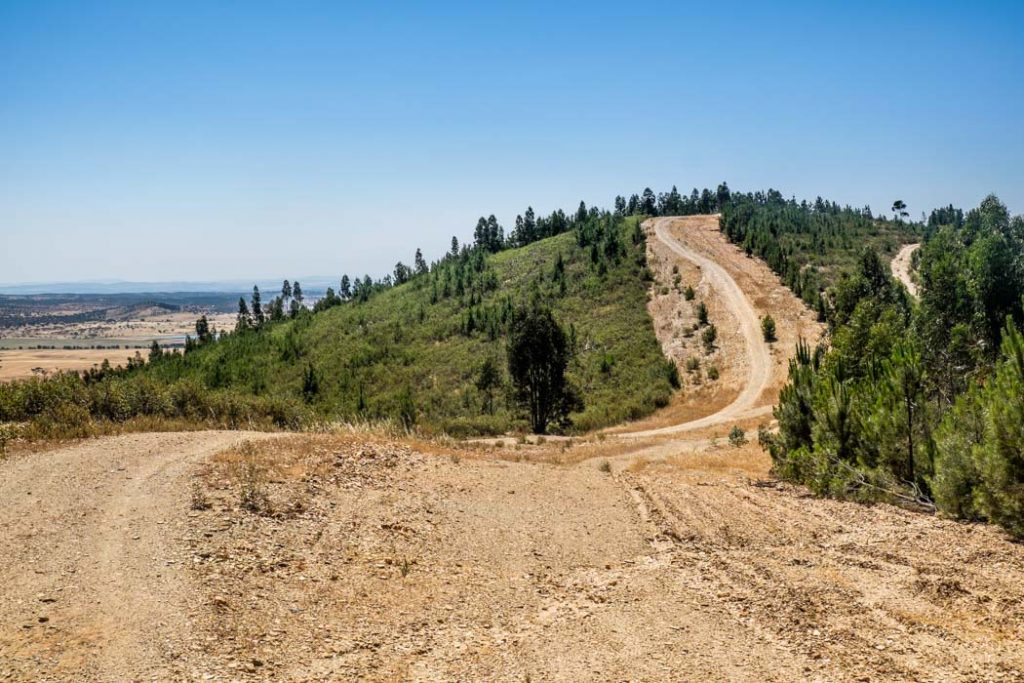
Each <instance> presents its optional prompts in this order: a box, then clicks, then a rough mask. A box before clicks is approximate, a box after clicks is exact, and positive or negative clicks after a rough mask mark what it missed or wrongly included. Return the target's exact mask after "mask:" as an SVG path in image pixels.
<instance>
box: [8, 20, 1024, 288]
mask: <svg viewBox="0 0 1024 683" xmlns="http://www.w3.org/2000/svg"><path fill="white" fill-rule="evenodd" d="M556 5H557V6H556ZM377 6H380V7H377ZM1022 35H1024V2H1020V0H1015V1H1005V2H996V1H988V2H986V1H984V0H981V1H977V0H976V1H973V2H971V1H964V2H942V1H941V0H932V1H928V2H925V1H921V2H914V1H904V2H872V1H861V2H856V3H853V2H850V3H846V2H822V1H821V0H817V1H815V2H790V3H785V2H743V1H742V0H736V1H734V2H729V3H715V2H707V1H704V2H701V3H692V4H691V3H686V2H665V3H645V2H602V1H600V0H595V1H592V2H586V3H582V2H581V3H578V4H568V3H549V2H538V3H531V2H515V3H508V4H506V5H499V4H496V3H480V2H466V3H441V2H418V3H408V4H406V3H397V2H388V3H369V2H360V3H345V2H339V1H332V2H303V1H301V0H291V1H282V2H258V1H255V0H249V1H239V2H227V1H223V2H209V1H204V2H187V1H182V0H178V1H175V2H138V1H132V2H123V3H122V2H95V3H92V2H85V1H82V0H79V1H76V2H49V1H46V0H27V1H24V2H22V1H20V0H2V2H0V282H26V281H54V280H80V279H130V280H149V281H152V280H198V279H202V280H206V279H213V278H217V279H220V278H253V279H256V278H278V277H281V278H283V277H300V276H302V275H337V276H340V274H341V273H343V272H348V273H352V274H354V273H364V272H369V273H371V274H374V275H381V274H383V273H384V272H386V271H387V270H389V269H390V268H391V266H392V265H393V264H394V262H395V261H396V260H398V259H399V258H401V259H402V260H404V261H406V262H409V261H411V259H412V254H413V251H414V250H415V248H416V247H417V246H422V247H423V248H424V252H425V253H426V255H427V256H428V258H431V257H436V256H438V255H439V254H440V253H441V252H443V251H444V249H445V248H446V246H447V244H448V241H449V240H450V237H451V235H452V234H457V235H459V236H460V237H462V236H468V235H470V234H471V232H472V228H473V226H474V224H475V222H476V218H477V216H479V215H481V214H489V213H495V214H496V215H497V216H498V218H499V220H501V222H502V223H504V224H505V225H506V226H508V225H509V224H511V223H512V221H513V219H514V217H515V214H516V213H519V212H521V211H522V210H523V209H525V207H526V205H527V204H532V205H533V206H534V208H535V209H537V210H538V211H539V212H548V211H550V210H552V209H554V208H558V207H565V208H572V207H574V206H575V205H576V204H577V203H578V202H579V200H580V199H584V200H586V201H587V203H588V204H592V203H597V204H599V205H602V206H610V205H611V201H612V199H613V197H614V196H615V195H616V194H619V193H621V194H627V193H631V192H638V191H640V190H642V189H643V187H644V186H650V187H652V188H654V189H655V191H661V190H666V189H668V188H669V187H670V186H671V185H673V184H676V185H678V186H679V187H680V189H683V190H688V189H689V188H692V187H693V186H698V187H704V186H714V185H717V184H718V183H719V182H721V181H722V180H726V181H728V182H729V185H730V187H732V188H733V189H739V190H750V189H762V188H767V187H769V186H771V187H775V188H777V189H779V190H781V191H782V192H783V193H784V194H785V195H787V196H789V195H795V196H797V197H801V198H802V197H808V198H814V197H815V196H817V195H821V196H824V197H827V198H830V199H835V200H837V201H840V202H842V203H850V204H853V205H857V206H862V205H864V204H870V205H871V207H872V208H873V209H875V210H876V211H878V210H881V209H884V208H886V207H888V206H889V205H890V204H891V203H892V201H893V200H894V199H896V198H902V199H904V200H905V201H906V202H907V204H908V205H909V207H910V210H911V212H912V213H913V215H914V216H918V215H920V212H921V211H925V210H930V209H931V208H933V207H934V206H937V205H939V204H945V203H950V202H952V203H954V204H957V205H960V206H964V207H968V206H973V205H976V204H977V203H978V202H979V201H980V200H981V199H982V198H983V197H984V196H985V195H986V194H987V193H989V192H995V193H997V194H998V195H1000V197H1002V198H1003V200H1004V201H1005V202H1006V203H1007V204H1008V205H1009V206H1010V209H1011V211H1013V212H1014V213H1021V212H1024V40H1022Z"/></svg>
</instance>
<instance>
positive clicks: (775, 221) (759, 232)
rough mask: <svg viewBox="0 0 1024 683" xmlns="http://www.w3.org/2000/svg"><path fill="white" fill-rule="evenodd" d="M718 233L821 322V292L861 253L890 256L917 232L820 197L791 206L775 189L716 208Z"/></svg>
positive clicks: (909, 226) (735, 195) (911, 226)
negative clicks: (762, 265)
mask: <svg viewBox="0 0 1024 683" xmlns="http://www.w3.org/2000/svg"><path fill="white" fill-rule="evenodd" d="M896 210H897V209H896V205H895V204H894V211H896ZM898 217H899V214H898V213H897V218H898ZM721 228H722V232H723V233H725V235H726V237H728V238H729V240H730V241H732V242H733V243H735V244H738V245H739V246H741V247H742V248H743V249H744V250H745V251H746V252H747V254H748V255H756V256H759V257H760V258H761V259H763V260H764V261H765V262H766V263H767V264H768V266H769V267H770V268H771V269H772V270H773V271H774V272H775V273H776V274H778V275H779V276H780V277H781V278H782V280H783V282H785V284H786V285H787V286H788V287H789V288H790V289H791V290H793V292H794V293H795V294H796V295H797V296H799V297H800V298H801V299H803V300H804V301H805V302H806V303H807V305H808V306H811V307H812V308H814V309H816V310H818V313H819V317H820V318H821V320H822V321H824V319H825V312H824V307H825V301H824V300H823V299H822V296H821V294H822V292H824V290H825V289H826V288H828V287H829V286H831V285H833V284H835V283H836V282H837V281H838V279H839V277H840V276H841V275H842V274H843V273H845V272H848V271H850V270H851V269H852V267H853V264H854V263H855V262H856V260H857V256H858V254H859V253H860V251H861V249H863V248H864V247H865V246H867V247H870V248H872V249H874V250H877V251H884V252H892V251H893V250H894V249H895V248H896V246H898V245H899V244H901V243H905V242H911V241H916V240H917V239H918V234H919V232H920V230H919V228H918V226H916V225H914V224H911V223H906V222H904V221H902V220H893V221H890V220H886V219H884V218H880V217H879V218H876V217H875V216H874V215H872V213H871V209H870V208H869V207H864V208H859V209H858V208H851V207H849V206H845V207H841V206H839V204H836V203H835V202H830V201H827V200H824V199H822V198H821V197H818V198H817V199H816V200H815V201H814V202H807V201H801V202H797V201H796V200H795V199H785V198H784V197H783V196H782V194H781V193H779V192H778V191H776V190H768V191H767V192H754V193H749V194H745V193H733V194H732V196H731V198H730V201H729V202H727V203H725V204H724V205H723V207H722V220H721Z"/></svg>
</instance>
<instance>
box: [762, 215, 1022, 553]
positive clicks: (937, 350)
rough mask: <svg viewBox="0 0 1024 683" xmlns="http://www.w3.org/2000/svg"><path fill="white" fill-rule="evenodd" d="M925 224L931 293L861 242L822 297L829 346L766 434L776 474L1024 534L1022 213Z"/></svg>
mask: <svg viewBox="0 0 1024 683" xmlns="http://www.w3.org/2000/svg"><path fill="white" fill-rule="evenodd" d="M768 211H771V212H773V213H777V212H778V211H779V209H767V208H765V207H761V206H759V207H756V208H755V209H754V214H755V215H756V214H759V213H762V212H768ZM769 220H771V218H770V217H769V216H764V217H763V218H762V219H761V222H762V223H764V222H767V221H769ZM800 224H801V222H799V221H797V222H794V223H793V226H792V230H793V231H794V232H798V230H797V229H796V226H797V225H800ZM917 229H918V230H919V231H921V232H923V233H924V238H925V242H924V245H923V247H922V249H921V250H920V259H919V280H920V302H915V301H914V300H913V299H912V298H911V297H909V295H908V294H907V292H906V290H904V289H903V287H902V286H901V285H899V284H898V283H897V282H896V281H895V280H893V279H892V278H891V277H890V276H889V272H888V269H887V268H886V267H885V265H884V264H883V263H882V262H881V261H880V259H879V257H878V254H877V253H876V252H875V251H873V250H871V249H866V250H863V251H862V252H861V253H860V255H859V257H858V259H857V263H856V267H855V268H854V270H853V272H852V273H850V274H849V275H848V276H847V277H843V278H841V279H840V280H839V281H838V282H837V284H836V286H835V287H834V289H833V290H831V291H830V292H829V293H828V294H827V295H826V296H824V297H822V299H823V308H824V310H825V313H826V316H827V318H828V321H829V329H830V331H831V335H830V340H831V344H830V345H829V346H827V347H824V346H823V347H821V348H818V349H809V348H803V349H801V352H800V353H799V354H798V357H797V359H796V360H795V361H794V362H793V363H792V365H791V368H790V377H789V380H790V381H789V385H788V386H787V387H786V388H785V389H784V390H783V392H782V394H781V398H780V403H779V406H778V407H777V409H776V417H777V418H778V420H779V427H780V432H779V434H778V436H774V437H773V436H766V439H765V441H766V443H767V445H768V447H769V448H770V451H771V454H772V457H773V459H774V461H775V466H776V471H777V472H778V473H780V474H781V475H783V476H786V477H789V478H791V479H794V480H797V481H800V482H803V483H806V484H808V485H809V486H810V487H811V488H812V489H813V490H815V491H817V492H818V493H821V494H823V495H834V496H840V497H854V498H861V499H870V500H878V499H881V500H890V501H895V502H901V503H904V504H910V505H914V506H919V507H924V508H928V509H935V508H937V509H938V510H940V511H942V512H944V513H946V514H949V515H952V516H956V517H961V518H965V519H971V520H988V521H992V522H996V523H999V524H1001V525H1003V526H1004V527H1006V528H1007V529H1008V530H1010V531H1011V532H1012V533H1014V534H1015V535H1017V536H1024V432H1022V430H1021V425H1022V424H1024V339H1022V335H1021V333H1020V331H1019V327H1020V325H1021V323H1022V320H1024V310H1022V296H1024V218H1021V217H1020V216H1017V217H1011V216H1010V214H1009V212H1008V211H1007V208H1006V207H1005V206H1004V205H1003V204H1002V203H1001V202H1000V201H999V200H998V199H997V198H996V197H988V198H986V199H985V200H984V201H983V202H982V203H981V205H980V206H978V207H977V208H976V209H972V210H970V211H968V212H966V213H965V212H963V211H961V210H957V209H954V208H952V207H946V208H944V209H940V210H937V211H935V212H933V213H932V215H931V217H930V218H929V220H928V221H927V224H926V225H923V226H919V227H918V228H917ZM801 234H802V233H801ZM804 239H806V238H804Z"/></svg>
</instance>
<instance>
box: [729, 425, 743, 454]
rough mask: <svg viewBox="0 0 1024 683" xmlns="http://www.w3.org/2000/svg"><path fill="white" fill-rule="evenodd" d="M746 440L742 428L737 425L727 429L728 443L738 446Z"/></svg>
mask: <svg viewBox="0 0 1024 683" xmlns="http://www.w3.org/2000/svg"><path fill="white" fill-rule="evenodd" d="M746 442H747V434H746V432H744V431H743V430H742V429H740V427H739V425H736V426H735V427H733V428H732V429H731V430H729V443H731V444H732V445H733V446H736V447H737V448H738V447H740V446H742V445H743V444H745V443H746Z"/></svg>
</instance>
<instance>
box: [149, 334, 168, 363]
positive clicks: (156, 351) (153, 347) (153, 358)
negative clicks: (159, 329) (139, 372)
mask: <svg viewBox="0 0 1024 683" xmlns="http://www.w3.org/2000/svg"><path fill="white" fill-rule="evenodd" d="M163 357H164V352H163V349H161V348H160V343H159V342H157V340H156V339H154V340H153V343H152V344H150V345H149V362H150V363H155V362H157V361H159V360H160V359H161V358H163Z"/></svg>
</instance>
